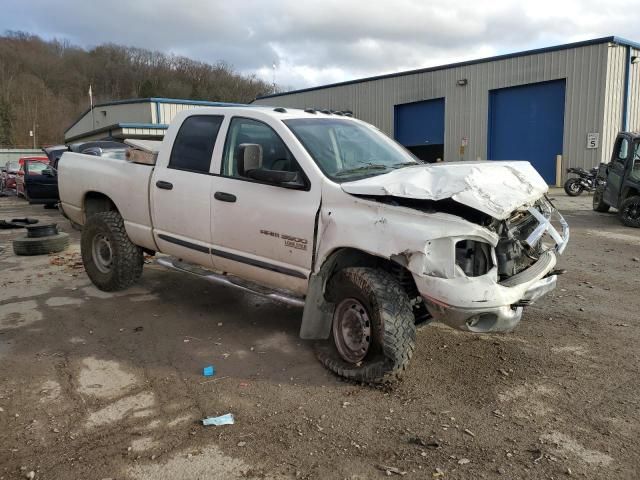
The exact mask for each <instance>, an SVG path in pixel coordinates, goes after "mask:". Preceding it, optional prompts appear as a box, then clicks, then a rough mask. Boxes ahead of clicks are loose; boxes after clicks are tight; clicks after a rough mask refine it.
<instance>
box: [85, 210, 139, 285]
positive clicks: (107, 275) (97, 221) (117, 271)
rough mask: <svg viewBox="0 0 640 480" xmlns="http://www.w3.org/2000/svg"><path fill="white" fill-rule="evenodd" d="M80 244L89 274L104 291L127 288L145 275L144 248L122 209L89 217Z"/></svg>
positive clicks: (94, 282)
mask: <svg viewBox="0 0 640 480" xmlns="http://www.w3.org/2000/svg"><path fill="white" fill-rule="evenodd" d="M80 247H81V252H82V262H83V263H84V268H85V270H86V271H87V275H89V278H90V279H91V281H92V282H93V284H94V285H95V286H96V287H98V288H99V289H100V290H104V291H106V292H113V291H117V290H124V289H126V288H128V287H130V286H131V285H133V284H134V283H135V282H136V281H138V279H139V278H140V275H142V265H143V260H144V259H143V256H142V250H141V249H140V247H138V246H136V245H134V244H133V243H132V242H131V240H130V239H129V237H128V236H127V232H126V231H125V228H124V221H123V220H122V217H121V216H120V214H119V213H118V212H101V213H96V214H94V215H92V216H91V217H89V220H87V223H86V224H85V225H84V228H83V229H82V238H81V241H80Z"/></svg>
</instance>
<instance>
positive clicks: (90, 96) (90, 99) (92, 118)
mask: <svg viewBox="0 0 640 480" xmlns="http://www.w3.org/2000/svg"><path fill="white" fill-rule="evenodd" d="M89 106H90V108H91V123H92V124H93V130H95V129H96V116H95V115H94V113H93V91H92V90H91V84H89Z"/></svg>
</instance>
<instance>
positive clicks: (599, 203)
mask: <svg viewBox="0 0 640 480" xmlns="http://www.w3.org/2000/svg"><path fill="white" fill-rule="evenodd" d="M609 208H610V207H609V205H608V204H607V203H605V202H604V188H602V187H596V189H595V191H594V192H593V210H594V211H596V212H602V213H606V212H608V211H609Z"/></svg>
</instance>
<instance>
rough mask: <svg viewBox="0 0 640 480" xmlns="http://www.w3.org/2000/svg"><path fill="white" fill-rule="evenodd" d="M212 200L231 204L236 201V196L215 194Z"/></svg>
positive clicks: (221, 193)
mask: <svg viewBox="0 0 640 480" xmlns="http://www.w3.org/2000/svg"><path fill="white" fill-rule="evenodd" d="M213 198H215V199H216V200H220V201H221V202H230V203H233V202H235V201H236V196H235V195H233V194H231V193H225V192H216V193H214V194H213Z"/></svg>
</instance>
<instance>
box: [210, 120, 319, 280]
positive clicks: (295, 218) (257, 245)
mask: <svg viewBox="0 0 640 480" xmlns="http://www.w3.org/2000/svg"><path fill="white" fill-rule="evenodd" d="M285 129H286V127H284V126H282V129H281V132H280V133H281V134H282V135H288V134H290V132H287V131H285ZM280 133H278V132H276V131H275V130H274V128H272V127H271V126H269V125H268V124H266V123H263V122H261V121H258V120H255V119H250V118H243V117H233V118H232V119H231V121H230V122H229V127H228V129H227V134H226V139H225V145H224V151H223V153H222V165H221V171H220V174H221V175H220V176H216V177H215V178H214V183H213V192H212V193H213V203H212V213H213V243H214V246H213V250H212V255H213V261H214V263H215V264H216V268H218V269H222V270H225V271H227V272H231V273H234V274H236V275H239V276H241V277H243V278H247V279H251V280H254V281H257V282H259V283H262V284H266V285H270V286H273V287H276V288H286V289H288V290H292V291H294V292H298V293H304V292H305V291H306V287H307V281H308V276H309V273H310V270H311V266H312V259H313V240H314V227H315V223H316V214H317V212H318V209H319V208H320V188H321V187H320V185H319V184H317V185H313V184H311V182H310V181H309V180H308V178H307V175H306V174H305V172H304V171H303V169H302V168H301V167H300V164H299V163H298V161H297V160H296V158H295V157H294V156H293V154H292V153H291V151H290V150H289V148H287V144H286V143H285V141H284V140H283V139H282V137H281V135H280ZM243 144H258V145H260V147H261V150H262V158H263V164H262V166H263V168H265V169H268V170H277V171H287V172H297V173H298V175H297V177H298V178H297V180H296V181H292V182H290V183H289V184H275V183H270V182H268V181H258V180H254V179H251V178H247V177H246V176H244V175H242V174H240V173H239V171H238V157H239V152H240V151H241V148H240V145H243Z"/></svg>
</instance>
